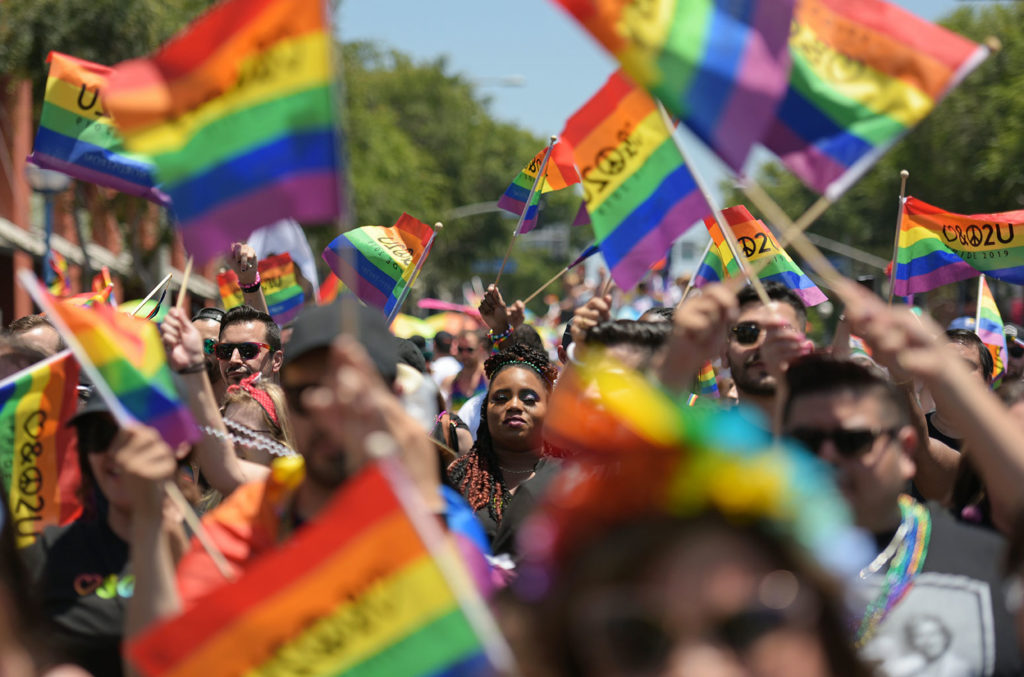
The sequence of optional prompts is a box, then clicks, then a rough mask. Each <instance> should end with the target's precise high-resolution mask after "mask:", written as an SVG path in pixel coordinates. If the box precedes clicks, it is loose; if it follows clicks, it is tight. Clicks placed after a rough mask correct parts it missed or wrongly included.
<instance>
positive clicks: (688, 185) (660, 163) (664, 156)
mask: <svg viewBox="0 0 1024 677" xmlns="http://www.w3.org/2000/svg"><path fill="white" fill-rule="evenodd" d="M562 139H563V141H564V142H565V143H568V144H570V145H571V146H572V149H573V154H574V156H575V158H576V166H577V167H579V168H580V176H581V177H582V178H583V190H584V200H585V201H586V205H587V212H588V213H589V214H590V219H591V221H592V224H593V227H594V234H595V235H596V236H597V241H598V242H597V243H598V246H599V247H600V248H601V253H602V254H603V255H604V259H605V261H606V262H607V263H608V266H609V268H610V269H611V274H612V277H613V278H615V282H616V284H618V285H619V287H621V288H622V289H624V290H629V289H632V288H633V287H634V286H635V285H636V283H637V282H639V281H640V279H641V278H642V277H643V276H644V275H645V274H646V273H647V271H648V270H649V269H650V267H651V265H652V264H653V263H655V262H657V261H659V260H661V258H662V257H663V256H665V252H666V251H668V250H669V247H670V246H671V245H672V242H673V241H674V240H675V239H676V238H677V237H679V236H680V235H682V234H683V233H684V232H686V231H687V230H689V228H690V227H691V226H692V225H693V224H694V223H695V222H696V221H698V220H699V219H700V218H701V217H702V216H703V215H704V214H705V213H706V212H707V205H706V204H705V203H704V198H703V197H702V196H701V194H700V191H698V190H697V185H696V183H695V182H694V180H693V177H692V176H691V175H690V172H689V170H688V169H687V168H686V165H685V164H684V163H683V158H682V156H681V155H680V154H679V150H678V148H676V145H675V142H674V141H673V139H672V132H671V131H670V130H669V129H668V127H666V126H665V122H664V120H663V119H662V116H661V112H660V111H659V110H658V107H657V106H656V105H655V103H654V99H652V98H651V97H650V95H649V94H647V92H645V91H644V90H642V89H639V88H637V87H635V86H634V85H633V84H632V83H631V82H630V81H629V80H628V79H627V78H626V77H625V76H624V75H623V74H622V73H621V72H616V73H614V74H613V75H612V76H611V77H610V78H609V79H608V82H606V83H605V85H604V86H603V87H602V88H601V89H600V90H599V91H598V92H597V94H595V95H594V96H593V97H592V98H591V99H590V101H588V102H587V103H586V104H584V106H583V107H582V108H580V109H579V110H578V111H576V113H574V114H573V116H572V117H571V118H569V121H568V122H566V124H565V131H564V132H562Z"/></svg>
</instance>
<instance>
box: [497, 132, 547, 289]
mask: <svg viewBox="0 0 1024 677" xmlns="http://www.w3.org/2000/svg"><path fill="white" fill-rule="evenodd" d="M557 140H558V137H557V136H555V135H554V134H552V135H551V140H550V141H549V142H548V150H547V152H546V153H545V154H544V161H543V162H541V163H540V169H539V170H538V171H537V176H535V177H533V185H532V186H531V187H530V195H529V196H528V197H527V198H526V204H525V205H524V206H523V213H522V214H520V215H519V222H518V223H516V229H515V230H514V231H512V240H511V241H510V242H509V243H508V248H507V249H506V250H505V258H503V259H502V260H501V267H500V268H498V276H497V277H495V278H494V286H495V287H497V286H498V283H499V282H500V281H501V274H502V272H504V270H505V264H506V263H508V257H509V256H510V255H511V254H512V245H514V244H515V243H516V238H517V237H519V231H520V230H522V228H523V221H525V220H526V212H528V211H530V203H531V202H533V196H534V194H535V193H536V192H537V188H538V186H540V182H541V181H542V180H543V179H544V173H545V172H546V171H547V168H548V159H549V158H550V157H551V150H552V149H553V148H554V147H555V141H557ZM538 216H539V214H538Z"/></svg>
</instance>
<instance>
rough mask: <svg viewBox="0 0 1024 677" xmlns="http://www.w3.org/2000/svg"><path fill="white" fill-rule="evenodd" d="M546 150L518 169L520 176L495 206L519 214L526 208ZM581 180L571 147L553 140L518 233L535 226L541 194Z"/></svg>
mask: <svg viewBox="0 0 1024 677" xmlns="http://www.w3.org/2000/svg"><path fill="white" fill-rule="evenodd" d="M547 152H548V149H547V148H543V149H541V151H540V152H539V153H537V154H536V155H534V156H533V159H532V160H530V163H529V164H528V165H526V167H524V168H523V171H521V172H519V175H518V176H516V178H515V179H514V180H513V181H512V183H511V184H510V185H509V187H508V188H506V189H505V193H504V195H502V196H501V198H500V199H499V200H498V206H499V207H500V208H502V209H504V210H505V211H507V212H512V213H513V214H516V215H521V214H522V213H523V209H524V208H526V199H527V198H528V197H530V189H531V188H533V182H534V180H535V179H536V178H537V172H539V171H540V166H541V164H543V162H544V156H545V155H546V154H547ZM579 182H580V176H579V174H577V173H576V167H575V166H573V158H572V149H571V148H570V147H569V146H567V145H566V144H564V143H560V142H556V143H555V145H554V147H553V148H552V149H551V157H550V158H548V164H547V166H546V167H545V169H544V176H543V177H542V178H541V180H540V183H539V184H537V192H536V193H534V195H533V201H532V202H531V203H530V206H529V208H528V209H527V211H526V218H525V219H523V226H522V228H520V230H519V232H520V233H528V232H530V231H531V230H533V229H534V227H535V226H536V225H537V210H538V209H539V207H540V195H541V193H550V192H553V191H556V190H562V189H563V188H568V187H569V186H571V185H573V184H574V183H579Z"/></svg>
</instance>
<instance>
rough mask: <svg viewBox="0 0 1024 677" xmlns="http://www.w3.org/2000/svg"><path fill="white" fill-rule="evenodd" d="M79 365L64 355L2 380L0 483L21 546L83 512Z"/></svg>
mask: <svg viewBox="0 0 1024 677" xmlns="http://www.w3.org/2000/svg"><path fill="white" fill-rule="evenodd" d="M77 387H78V363H77V362H75V359H74V357H72V355H71V353H70V351H67V350H65V351H63V352H60V353H57V354H56V355H53V356H52V357H49V358H47V359H46V360H43V361H42V362H39V363H37V364H34V365H32V366H31V367H28V368H27V369H23V370H22V371H19V372H18V373H16V374H12V375H11V376H8V377H7V378H5V379H4V380H3V381H0V481H2V482H3V484H4V491H5V492H6V494H7V500H8V507H9V508H10V513H11V517H10V519H11V521H12V526H13V529H14V535H15V538H16V539H17V543H18V546H19V547H24V546H27V545H31V544H32V543H33V542H35V539H36V537H37V536H39V534H40V533H42V531H43V529H44V528H45V527H48V526H51V525H62V524H67V523H68V522H71V521H73V520H74V519H76V518H77V517H78V515H79V514H80V513H81V509H82V506H81V502H80V501H79V499H78V489H79V486H80V484H81V477H80V475H79V470H78V451H77V449H78V448H77V446H76V444H75V431H74V430H73V429H71V428H69V427H68V426H67V422H68V420H69V419H70V418H71V417H72V416H73V415H74V414H75V411H77V409H78V393H77Z"/></svg>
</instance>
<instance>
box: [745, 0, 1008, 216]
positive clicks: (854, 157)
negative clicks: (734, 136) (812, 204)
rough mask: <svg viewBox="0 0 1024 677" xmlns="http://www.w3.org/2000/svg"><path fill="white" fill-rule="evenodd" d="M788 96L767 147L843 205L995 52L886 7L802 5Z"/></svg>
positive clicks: (857, 2)
mask: <svg viewBox="0 0 1024 677" xmlns="http://www.w3.org/2000/svg"><path fill="white" fill-rule="evenodd" d="M789 51H790V53H791V55H792V59H793V67H792V70H791V71H790V77H789V89H788V91H787V92H786V96H785V98H784V99H783V100H782V104H781V105H780V106H779V107H778V110H777V112H776V121H775V124H774V125H773V126H772V128H771V129H770V130H769V131H768V133H767V134H766V136H765V137H764V141H763V143H764V144H765V145H766V146H767V147H768V149H769V150H771V151H772V152H773V153H775V154H776V155H778V156H779V157H780V158H782V161H783V163H784V164H785V165H786V166H787V167H788V168H789V169H790V171H792V172H793V173H794V174H796V175H797V176H798V177H800V180H802V181H803V182H804V183H805V184H807V186H808V187H810V188H812V189H813V190H816V191H818V192H819V193H822V194H824V195H826V196H827V197H829V198H831V199H833V200H836V199H838V198H839V196H840V195H842V193H843V192H844V191H846V189H847V188H849V187H850V186H851V185H853V184H854V183H855V182H856V181H857V179H859V178H860V177H861V175H862V174H863V173H864V172H865V171H867V170H868V168H870V167H871V166H872V165H873V164H874V163H875V162H876V161H878V159H879V158H880V157H881V156H882V155H884V154H885V152H886V151H887V150H888V149H889V148H890V147H891V146H892V145H893V144H894V143H895V142H896V141H898V140H899V139H900V138H901V137H902V136H903V135H904V134H906V133H907V132H908V131H910V130H911V129H912V128H913V127H914V125H916V124H917V123H919V122H920V121H921V120H922V119H924V117H925V116H927V115H928V114H929V113H930V112H931V111H932V109H933V108H935V106H936V105H938V103H939V102H940V101H941V100H942V99H943V97H945V96H946V95H947V94H948V93H949V92H950V91H951V90H952V89H953V88H954V87H956V86H957V85H958V84H959V83H960V81H961V80H963V78H965V77H966V76H967V75H968V74H969V73H970V72H971V71H972V70H974V69H975V68H976V67H977V66H978V65H979V64H980V63H981V62H982V61H984V60H985V58H986V57H987V56H988V50H987V49H986V48H985V47H982V46H979V45H977V44H975V43H973V42H971V41H970V40H967V39H966V38H963V37H961V36H959V35H957V34H955V33H952V32H950V31H948V30H946V29H945V28H942V27H941V26H937V25H935V24H933V23H930V22H928V21H925V20H923V19H920V18H918V17H916V16H914V15H913V14H911V13H910V12H907V11H906V10H903V9H901V8H899V7H897V6H895V5H892V4H889V3H887V2H884V1H883V0H800V1H799V2H798V3H797V6H796V12H795V14H794V16H793V29H792V33H791V35H790V37H789Z"/></svg>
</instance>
